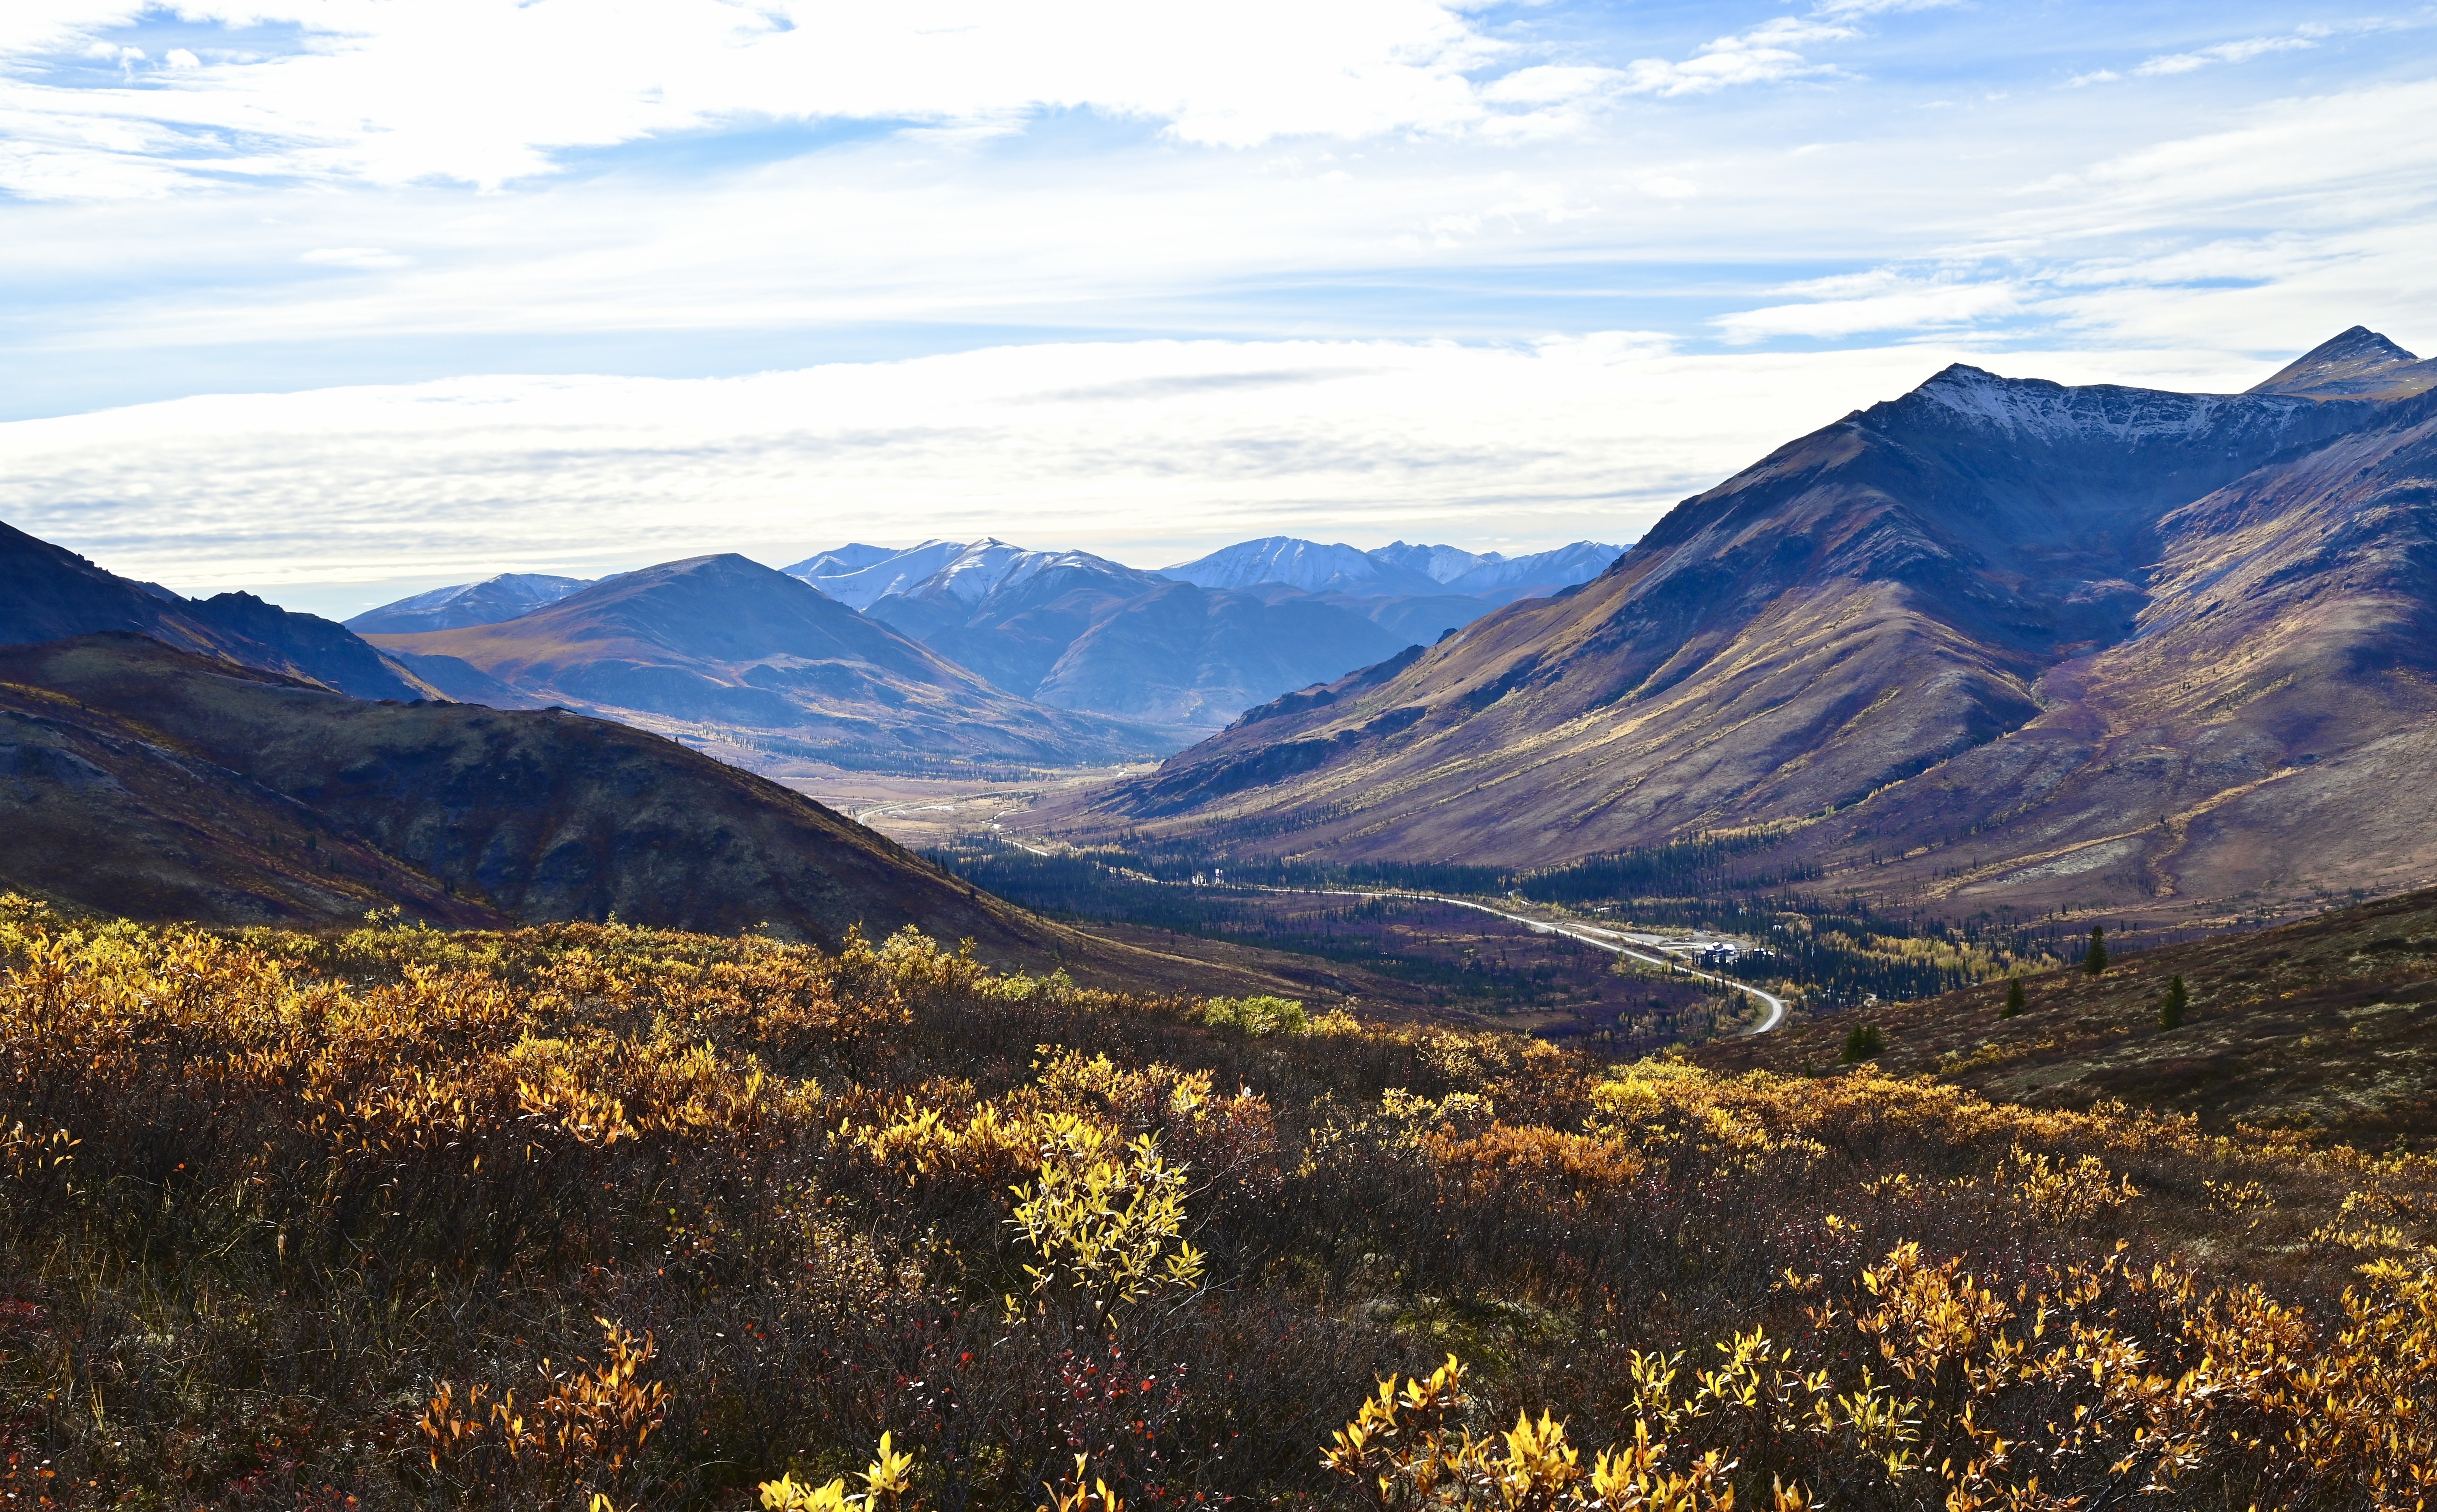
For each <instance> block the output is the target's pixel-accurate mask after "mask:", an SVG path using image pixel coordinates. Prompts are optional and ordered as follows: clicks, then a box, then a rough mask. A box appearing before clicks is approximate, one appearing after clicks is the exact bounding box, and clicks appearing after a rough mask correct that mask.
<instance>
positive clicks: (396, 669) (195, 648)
mask: <svg viewBox="0 0 2437 1512" xmlns="http://www.w3.org/2000/svg"><path fill="white" fill-rule="evenodd" d="M114 630H119V631H131V632H134V633H136V634H144V635H149V636H151V637H152V638H153V639H155V640H159V641H162V642H164V643H165V644H167V645H171V646H175V647H178V648H179V649H181V650H184V651H190V652H202V654H204V655H208V656H219V657H223V658H225V659H227V660H229V661H232V662H236V663H237V664H239V665H240V666H245V667H254V668H259V669H263V670H266V671H272V672H279V673H283V674H285V675H287V676H290V677H300V678H304V679H306V680H307V681H309V682H313V683H318V684H320V685H322V686H325V687H331V688H336V689H338V690H339V691H341V692H343V693H351V694H353V695H355V696H356V697H358V698H394V699H419V698H431V697H436V696H440V695H439V694H438V691H437V689H435V688H433V687H432V686H430V684H429V683H426V682H424V681H423V680H422V679H421V678H419V677H417V676H416V675H415V674H414V673H412V672H411V671H409V670H408V669H406V668H404V667H402V666H401V665H399V664H398V663H397V662H395V661H394V660H392V659H390V658H389V657H386V656H383V655H382V654H381V653H380V652H377V651H376V650H375V649H374V648H373V647H371V646H370V645H367V644H366V643H365V642H364V641H363V640H361V639H360V638H359V637H358V636H356V635H355V634H352V633H350V632H349V631H347V630H346V629H345V628H343V627H342V626H340V625H336V624H333V623H331V622H330V621H329V620H327V619H324V618H322V617H319V616H316V615H300V614H295V613H292V612H290V611H289V610H286V609H282V608H280V607H279V606H278V605H276V604H271V603H265V602H264V601H263V600H260V599H257V598H255V597H254V595H252V594H250V593H223V594H216V595H214V596H213V597H211V598H209V599H182V598H180V597H179V596H178V595H176V594H174V593H171V592H170V591H169V590H168V589H167V588H164V587H162V586H161V585H160V584H158V583H152V582H135V581H133V580H131V579H128V578H122V577H119V576H117V575H116V574H114V573H111V572H107V571H104V570H103V569H102V568H100V567H97V566H96V565H93V564H92V563H91V562H88V561H86V560H85V559H84V558H83V557H80V556H79V555H77V554H76V553H75V552H73V551H70V550H67V549H66V548H64V547H57V546H53V545H52V544H50V543H49V542H48V541H43V540H38V539H36V538H35V537H33V536H30V535H27V534H26V532H25V531H23V530H15V529H12V528H11V527H9V526H8V525H5V524H0V645H10V644H23V643H30V642H37V641H45V640H58V639H61V638H62V637H64V636H69V635H86V634H95V633H96V632H100V631H114Z"/></svg>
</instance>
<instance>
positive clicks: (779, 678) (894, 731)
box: [378, 555, 1156, 764]
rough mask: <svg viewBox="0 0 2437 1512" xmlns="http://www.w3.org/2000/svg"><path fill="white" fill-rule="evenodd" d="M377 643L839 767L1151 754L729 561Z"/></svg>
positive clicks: (1119, 730) (649, 572)
mask: <svg viewBox="0 0 2437 1512" xmlns="http://www.w3.org/2000/svg"><path fill="white" fill-rule="evenodd" d="M378 643H379V644H380V645H381V646H382V647H383V648H385V649H388V650H391V651H394V652H401V653H411V654H412V655H415V656H446V657H452V658H455V659H456V660H457V661H459V662H462V663H464V664H465V665H466V666H468V667H471V668H473V669H476V670H478V671H479V672H481V673H482V675H484V676H486V677H489V678H492V679H496V680H497V681H498V682H500V683H501V684H504V685H506V686H509V687H512V688H514V689H516V690H517V692H518V693H520V694H522V695H525V696H527V697H530V698H535V699H548V700H553V701H557V702H563V703H569V704H587V705H591V706H594V707H598V708H601V709H604V710H610V711H625V712H629V713H635V714H641V715H646V716H656V717H657V718H659V719H662V720H670V721H696V722H706V723H715V724H721V725H728V726H737V727H742V728H745V729H750V730H762V731H771V732H779V733H783V734H786V735H788V736H791V737H793V738H795V739H799V740H801V741H804V742H808V743H810V744H812V745H815V746H818V747H820V748H822V749H823V750H824V751H827V752H833V753H835V754H836V755H837V756H842V757H845V758H847V759H850V760H852V759H857V758H885V757H889V756H953V757H988V758H994V759H1011V760H1018V761H1030V762H1049V763H1058V764H1080V763H1086V762H1098V761H1111V760H1122V759H1126V758H1128V757H1131V756H1139V755H1141V754H1142V753H1144V752H1145V751H1147V750H1149V749H1152V748H1153V747H1154V745H1155V743H1156V738H1155V737H1154V736H1152V735H1151V734H1150V732H1148V731H1144V730H1140V729H1136V728H1133V727H1130V726H1127V725H1123V724H1119V723H1116V722H1114V721H1107V720H1101V719H1096V718H1095V717H1093V716H1091V715H1088V714H1076V713H1069V712H1066V711H1064V710H1060V709H1052V708H1046V707H1043V705H1041V704H1033V703H1030V702H1027V701H1026V700H1024V699H1021V698H1016V697H1012V696H1009V695H1008V694H1007V693H1004V692H1002V691H1000V690H998V689H996V688H993V687H991V686H990V685H989V684H987V683H986V682H984V681H983V680H982V679H981V678H979V677H977V676H975V675H974V674H973V673H972V672H970V671H967V670H966V669H963V668H961V667H958V666H956V665H955V664H953V663H951V662H949V661H947V660H946V659H944V658H943V657H941V656H939V655H938V653H936V652H932V651H930V650H928V649H927V648H925V647H923V646H921V645H920V644H918V643H917V642H915V641H912V640H909V639H907V638H906V637H905V636H903V635H901V634H898V633H897V632H896V631H894V630H892V629H890V628H889V627H888V626H886V625H885V624H882V623H880V622H879V621H877V620H873V619H868V618H866V617H863V616H861V615H858V614H856V613H855V612H854V611H853V610H851V609H849V608H848V607H846V606H845V605H844V604H841V603H838V602H836V601H835V600H832V599H829V598H827V597H825V596H823V595H822V594H821V593H820V592H819V591H818V590H817V589H815V588H813V587H811V586H809V585H808V584H806V583H804V582H799V581H798V580H797V579H794V578H790V577H788V576H786V575H785V574H783V573H780V572H774V571H772V570H771V569H770V568H768V567H764V566H762V565H759V564H756V563H753V562H750V561H747V560H746V559H745V558H744V557H741V556H733V555H721V556H705V557H693V558H690V559H688V560H686V561H683V562H671V563H665V564H663V565H659V566H656V567H646V568H643V569H642V570H640V571H638V572H629V573H625V574H623V575H622V576H620V577H616V578H611V579H607V580H605V581H604V582H599V583H596V584H594V585H593V586H591V587H589V588H587V589H584V590H583V591H582V592H579V593H575V594H572V595H570V596H569V597H567V598H565V599H562V600H558V601H557V602H555V603H552V604H548V605H545V606H544V607H542V608H540V609H537V610H535V611H534V612H532V613H530V614H526V615H523V616H520V617H517V618H515V619H511V620H508V621H505V622H504V623H500V624H494V625H482V626H471V627H467V628H465V629H461V630H447V631H433V632H428V633H425V634H414V635H383V636H380V637H379V638H378ZM417 665H423V664H421V663H418V664H417ZM435 675H438V673H437V672H436V671H435Z"/></svg>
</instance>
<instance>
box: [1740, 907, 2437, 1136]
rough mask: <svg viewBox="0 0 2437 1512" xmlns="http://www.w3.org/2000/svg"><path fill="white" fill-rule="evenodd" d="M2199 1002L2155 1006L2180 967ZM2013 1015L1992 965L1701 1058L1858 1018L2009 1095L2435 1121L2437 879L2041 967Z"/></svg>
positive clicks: (2280, 1119)
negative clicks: (2166, 1012) (2365, 900)
mask: <svg viewBox="0 0 2437 1512" xmlns="http://www.w3.org/2000/svg"><path fill="white" fill-rule="evenodd" d="M2177 976H2180V977H2182V978H2183V984H2184V988H2185V990H2186V992H2187V994H2188V996H2189V999H2190V1003H2189V1006H2188V1008H2187V1010H2186V1012H2185V1015H2184V1021H2183V1023H2182V1024H2181V1025H2180V1026H2178V1027H2176V1028H2172V1029H2169V1028H2166V1027H2165V1025H2164V1024H2162V1023H2161V1022H2160V1018H2159V1006H2160V1003H2161V1001H2162V1000H2163V999H2164V998H2165V993H2166V988H2167V983H2168V982H2169V981H2170V980H2171V979H2172V978H2174V977H2177ZM2005 998H2006V986H2005V984H2004V983H2002V982H1991V983H1988V984H1985V985H1982V986H1978V987H1972V988H1967V989H1965V990H1964V991H1961V992H1953V993H1948V994H1946V995H1944V996H1943V997H1938V998H1928V999H1921V1000H1920V1001H1918V1002H1907V1003H1895V1004H1889V1005H1885V1006H1882V1007H1875V1008H1865V1009H1855V1010H1852V1011H1850V1012H1848V1013H1841V1014H1835V1015H1832V1016H1829V1017H1823V1018H1819V1019H1816V1020H1812V1021H1808V1022H1797V1023H1795V1024H1792V1025H1789V1026H1788V1027H1787V1028H1786V1029H1784V1030H1782V1031H1780V1033H1778V1034H1768V1035H1764V1036H1762V1037H1760V1038H1757V1039H1742V1040H1729V1041H1721V1042H1718V1043H1716V1044H1712V1045H1709V1046H1705V1047H1703V1048H1702V1049H1700V1050H1698V1051H1693V1058H1694V1059H1695V1060H1697V1061H1700V1062H1701V1063H1702V1064H1704V1065H1708V1066H1712V1067H1716V1068H1719V1069H1731V1070H1750V1069H1770V1070H1783V1071H1799V1070H1801V1069H1806V1068H1808V1069H1815V1070H1816V1069H1822V1068H1826V1067H1830V1066H1832V1065H1834V1064H1835V1063H1836V1061H1837V1058H1838V1056H1839V1055H1840V1054H1841V1052H1842V1050H1843V1046H1844V1041H1845V1037H1846V1035H1847V1034H1849V1033H1850V1032H1851V1030H1852V1029H1853V1027H1854V1026H1855V1025H1857V1024H1860V1023H1864V1022H1869V1023H1875V1024H1877V1025H1878V1026H1879V1028H1880V1033H1881V1034H1882V1036H1883V1037H1884V1039H1885V1044H1886V1049H1885V1053H1883V1054H1882V1055H1880V1056H1879V1057H1878V1058H1877V1064H1878V1066H1879V1067H1880V1069H1883V1070H1886V1071H1890V1072H1893V1073H1895V1074H1898V1075H1916V1074H1919V1075H1935V1076H1938V1077H1940V1078H1941V1079H1944V1080H1948V1081H1953V1082H1956V1083H1959V1084H1961V1085H1963V1086H1970V1087H1972V1088H1973V1089H1975V1090H1977V1091H1980V1092H1984V1093H1986V1094H1988V1095H1989V1096H1990V1097H1994V1098H1999V1099H2002V1100H2005V1101H2007V1102H2016V1103H2029V1104H2039V1105H2044V1106H2067V1107H2088V1106H2090V1105H2091V1104H2095V1103H2099V1102H2102V1101H2113V1102H2122V1103H2127V1104H2131V1105H2132V1106H2134V1107H2142V1108H2157V1109H2160V1110H2162V1111H2166V1112H2174V1113H2188V1114H2191V1115H2194V1116H2196V1117H2197V1118H2199V1119H2200V1121H2201V1122H2202V1124H2203V1126H2205V1127H2209V1128H2212V1129H2220V1130H2221V1129H2225V1128H2227V1127H2229V1126H2230V1125H2232V1124H2234V1123H2235V1122H2237V1121H2239V1122H2243V1123H2249V1124H2253V1125H2255V1126H2263V1127H2270V1128H2275V1127H2285V1128H2298V1129H2303V1130H2307V1131H2309V1132H2311V1133H2313V1134H2316V1135H2318V1136H2321V1137H2323V1138H2331V1139H2343V1140H2347V1141H2351V1142H2356V1143H2359V1144H2363V1145H2367V1146H2373V1147H2374V1146H2376V1145H2379V1144H2383V1143H2385V1142H2386V1141H2387V1140H2388V1139H2390V1138H2393V1137H2395V1136H2398V1135H2401V1136H2406V1137H2409V1138H2411V1140H2412V1141H2413V1142H2414V1143H2418V1142H2420V1141H2422V1140H2425V1139H2426V1138H2428V1136H2430V1135H2432V1134H2437V1036H2432V1034H2431V1033H2430V1030H2431V1028H2432V1026H2437V891H2424V892H2420V893H2415V894H2410V895H2404V896H2400V897H2394V898H2388V899H2383V900H2381V901H2379V902H2376V903H2370V904H2365V905H2362V906H2360V907H2358V908H2349V909H2343V910H2341V911H2338V912H2330V913H2324V914H2321V915H2318V916H2316V917H2313V918H2308V919H2305V920H2303V921H2301V922H2299V923H2296V924H2290V925H2287V926H2285V927H2284V928H2282V929H2276V930H2256V931H2249V932H2243V933H2235V934H2229V935H2220V936H2218V937H2216V938H2214V939H2209V940H2203V941H2199V942H2196V943H2193V944H2188V945H2176V946H2168V947H2163V948H2160V949H2156V950H2145V951H2142V952H2140V953H2138V954H2135V955H2128V956H2122V957H2119V958H2118V959H2117V960H2116V962H2115V964H2114V965H2113V967H2112V968H2111V969H2110V970H2109V971H2108V972H2107V974H2106V975H2104V976H2101V977H2090V976H2086V975H2084V974H2082V973H2081V972H2079V971H2063V972H2058V973H2056V974H2054V975H2051V976H2045V977H2033V978H2030V979H2028V980H2027V981H2026V982H2025V999H2026V1002H2025V1008H2024V1011H2023V1012H2022V1013H2021V1014H2020V1015H2018V1016H2016V1017H2012V1018H2006V1017H2000V1011H2001V1009H2002V1008H2003V1006H2004V1003H2005Z"/></svg>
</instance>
